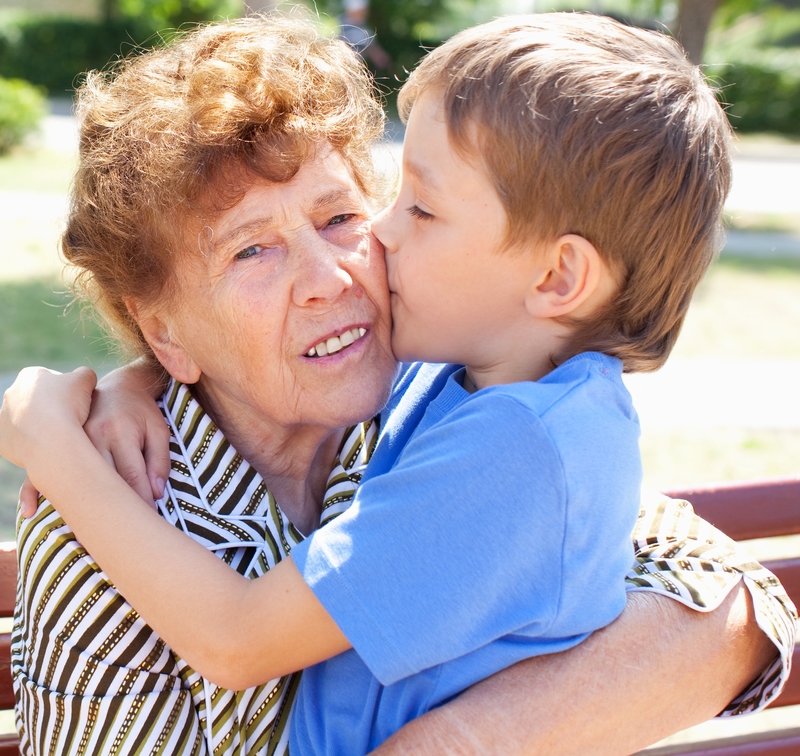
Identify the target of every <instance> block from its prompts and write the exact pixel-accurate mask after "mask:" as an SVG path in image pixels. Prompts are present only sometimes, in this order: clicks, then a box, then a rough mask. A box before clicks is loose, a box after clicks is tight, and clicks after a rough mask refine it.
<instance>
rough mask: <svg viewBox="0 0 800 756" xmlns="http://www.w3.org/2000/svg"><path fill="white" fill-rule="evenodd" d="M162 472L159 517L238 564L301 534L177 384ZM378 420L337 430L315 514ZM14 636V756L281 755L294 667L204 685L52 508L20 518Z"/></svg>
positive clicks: (361, 462) (275, 554) (329, 501)
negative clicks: (165, 474)
mask: <svg viewBox="0 0 800 756" xmlns="http://www.w3.org/2000/svg"><path fill="white" fill-rule="evenodd" d="M162 410H163V411H164V414H165V417H166V418H167V420H168V422H169V423H170V424H171V426H172V438H171V442H170V454H171V458H172V471H171V474H170V479H169V483H168V489H167V495H166V497H165V499H164V500H163V501H162V502H160V503H159V508H160V511H161V514H162V515H163V516H164V517H165V518H166V519H167V520H169V521H170V522H171V523H172V524H173V525H175V527H177V528H179V529H181V530H183V531H184V532H186V533H187V534H189V535H190V536H191V537H192V538H193V539H194V540H196V541H198V542H200V543H202V544H203V545H204V546H205V547H206V548H208V549H210V550H212V551H214V552H215V553H216V554H217V556H219V557H220V558H221V559H223V560H224V561H225V562H227V563H228V564H230V565H231V567H233V568H234V569H235V570H237V571H238V572H240V573H241V574H242V575H246V576H247V577H249V578H254V577H258V576H259V575H262V574H264V573H265V572H267V570H269V569H270V568H271V567H273V566H274V565H275V564H276V563H277V562H279V561H281V559H283V558H284V557H285V556H286V555H287V554H288V553H289V552H290V551H291V548H292V546H293V545H294V544H296V543H298V542H299V541H300V539H301V538H302V536H301V534H300V533H299V532H298V531H297V530H296V529H295V528H294V527H293V526H292V524H291V523H290V522H288V521H287V520H286V518H285V517H284V516H283V514H282V513H281V511H280V509H279V508H278V506H277V504H276V502H275V500H274V498H273V497H272V495H271V494H270V493H269V491H268V490H267V489H266V487H265V485H264V482H263V480H262V479H261V477H260V476H259V475H258V473H257V472H256V471H255V470H254V469H253V468H252V467H250V466H249V465H248V464H247V463H246V462H244V460H242V458H241V457H240V456H239V455H238V454H237V453H236V451H235V450H234V449H233V448H232V447H231V446H230V444H229V443H228V442H227V441H226V440H225V438H224V437H223V436H222V434H221V433H220V432H219V430H218V428H217V427H216V426H215V425H214V423H213V422H212V421H211V419H210V418H209V417H208V415H207V414H205V412H203V410H202V408H201V407H200V405H199V404H198V403H197V402H196V401H195V399H194V398H193V397H192V395H191V393H190V391H189V390H188V389H187V388H186V387H185V386H183V385H181V384H179V383H176V382H173V383H172V384H171V386H170V388H169V390H168V392H167V394H166V395H165V398H164V401H163V402H162ZM376 437H377V425H376V423H374V422H368V423H364V424H363V425H360V426H357V427H356V428H352V429H348V431H347V432H346V433H345V439H344V442H343V444H342V448H341V450H340V453H339V457H338V459H337V460H336V463H335V466H334V469H333V472H332V473H331V476H330V478H329V481H328V489H327V493H326V499H325V503H324V510H323V521H327V520H329V519H331V518H332V517H335V516H336V515H337V514H339V513H340V512H341V511H343V510H344V509H345V508H346V507H347V506H348V504H349V503H350V500H351V499H352V496H353V493H354V491H355V488H356V486H357V485H358V483H359V482H360V480H361V473H362V471H363V469H364V467H365V465H366V463H367V460H368V458H369V455H370V454H371V452H372V449H373V448H374V444H375V440H376ZM17 542H18V554H19V561H20V580H19V586H18V595H17V612H16V617H15V626H14V633H13V643H12V659H13V675H14V685H15V690H16V694H17V729H18V730H19V733H20V736H21V743H22V752H23V754H54V755H56V756H62V755H66V754H70V755H72V754H75V755H76V756H77V755H78V754H98V756H99V755H101V754H102V756H111V755H112V754H181V755H183V754H191V755H192V756H194V755H195V754H197V755H198V756H199V754H206V755H207V756H210V755H211V754H237V755H238V754H274V753H279V754H282V753H285V752H286V750H287V744H288V729H287V721H288V714H289V710H290V707H291V704H292V701H293V698H294V694H295V691H296V688H297V684H298V681H299V675H289V676H287V677H284V678H281V679H279V680H272V681H270V682H269V683H266V684H265V685H260V686H258V687H256V688H251V689H249V690H245V691H238V692H235V691H230V690H224V689H222V688H219V687H217V686H216V685H213V684H212V683H210V682H208V681H207V680H205V679H204V678H202V677H201V676H200V675H198V674H197V673H196V672H195V671H194V670H193V669H191V668H190V667H189V666H188V665H187V664H186V663H185V662H184V661H183V660H182V659H180V658H179V657H177V656H176V655H175V654H173V653H172V652H171V651H170V649H169V648H167V647H166V645H165V644H164V642H163V641H162V640H161V639H160V638H159V637H158V636H157V635H156V634H155V633H154V632H153V631H152V630H151V629H150V628H149V627H148V626H147V624H146V623H145V622H144V621H143V620H142V619H141V618H140V617H139V616H138V614H137V613H136V612H135V611H134V610H133V608H132V607H131V606H130V605H129V604H128V603H127V602H126V601H125V599H124V598H123V597H122V596H121V595H120V594H119V593H118V592H117V591H116V589H115V588H114V586H113V585H112V584H111V583H109V582H108V580H107V579H106V577H105V575H104V574H103V573H102V572H101V570H100V569H99V567H98V566H97V564H96V563H95V562H94V561H93V560H92V559H91V557H90V556H89V555H88V554H87V553H86V551H85V550H84V549H83V548H82V547H81V545H80V544H79V543H78V542H77V541H76V540H75V537H74V535H73V534H72V532H71V531H70V530H69V528H68V527H67V526H66V524H65V523H64V521H63V520H62V519H61V518H60V517H59V516H58V514H57V513H56V512H55V511H54V509H53V508H52V507H51V506H50V505H49V503H45V504H43V505H42V506H40V508H39V511H38V512H37V515H36V517H34V518H33V519H31V520H27V521H21V522H20V523H19V532H18V536H17Z"/></svg>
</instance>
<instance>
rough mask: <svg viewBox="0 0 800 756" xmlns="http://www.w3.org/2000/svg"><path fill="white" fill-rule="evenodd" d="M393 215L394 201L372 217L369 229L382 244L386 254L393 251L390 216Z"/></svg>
mask: <svg viewBox="0 0 800 756" xmlns="http://www.w3.org/2000/svg"><path fill="white" fill-rule="evenodd" d="M393 215H394V203H392V204H391V205H389V207H387V208H385V209H384V210H381V211H380V212H379V213H378V214H377V215H376V216H375V217H374V218H373V219H372V226H371V230H372V233H373V235H374V236H375V238H376V239H377V240H378V241H379V242H380V243H381V244H382V245H383V247H384V249H385V250H386V252H387V254H388V253H390V252H394V250H395V245H394V239H393V237H394V234H393V233H392V218H393Z"/></svg>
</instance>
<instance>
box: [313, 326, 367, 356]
mask: <svg viewBox="0 0 800 756" xmlns="http://www.w3.org/2000/svg"><path fill="white" fill-rule="evenodd" d="M366 333H367V329H366V328H364V327H363V326H354V327H353V328H348V329H347V330H345V331H342V332H341V333H339V334H337V335H335V336H329V337H328V338H326V339H322V340H321V341H319V342H317V343H316V344H315V345H314V346H312V347H311V349H309V350H308V351H307V352H306V355H305V356H306V357H325V356H327V355H329V354H336V353H337V352H340V351H341V350H342V349H344V348H346V347H349V346H350V345H351V344H353V343H355V342H356V341H358V340H359V339H361V338H363V337H364V335H365V334H366Z"/></svg>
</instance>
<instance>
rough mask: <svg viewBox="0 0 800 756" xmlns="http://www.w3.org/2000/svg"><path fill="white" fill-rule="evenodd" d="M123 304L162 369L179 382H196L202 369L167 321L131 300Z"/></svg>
mask: <svg viewBox="0 0 800 756" xmlns="http://www.w3.org/2000/svg"><path fill="white" fill-rule="evenodd" d="M125 306H126V307H127V308H128V312H129V313H130V315H131V317H132V318H133V319H134V320H135V321H136V323H137V324H138V326H139V329H140V330H141V332H142V335H143V336H144V338H145V340H146V341H147V343H148V344H149V345H150V348H151V349H152V350H153V354H154V355H155V356H156V359H157V360H158V361H159V362H160V363H161V364H162V365H163V367H164V369H165V370H166V371H167V372H168V373H169V374H170V375H171V376H172V377H173V378H175V380H178V381H180V382H181V383H186V384H191V383H197V381H199V380H200V375H201V374H202V371H201V370H200V367H199V365H198V364H197V363H196V362H195V361H194V360H193V359H192V357H191V356H190V355H189V353H188V352H187V351H186V349H185V348H184V347H183V346H182V345H181V344H180V342H179V341H178V340H176V339H175V338H174V336H173V333H172V328H171V327H170V323H169V321H168V320H167V319H166V318H165V317H163V316H161V315H160V314H157V313H155V312H152V311H150V309H149V308H146V307H142V306H140V305H139V304H137V303H136V302H134V301H133V300H130V299H126V300H125Z"/></svg>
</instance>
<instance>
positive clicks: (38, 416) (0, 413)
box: [0, 367, 97, 467]
mask: <svg viewBox="0 0 800 756" xmlns="http://www.w3.org/2000/svg"><path fill="white" fill-rule="evenodd" d="M96 383H97V376H96V375H95V374H94V371H93V370H90V369H89V368H85V367H80V368H78V369H77V370H75V371H73V372H72V373H66V374H63V375H62V374H61V373H56V372H54V371H52V370H47V369H46V368H41V367H31V368H25V369H24V370H22V371H21V372H20V374H19V375H18V376H17V379H16V380H15V381H14V383H13V385H12V386H11V387H10V388H9V389H8V390H7V391H6V392H5V394H4V395H3V405H2V407H0V455H2V456H3V457H5V458H6V459H7V460H8V461H9V462H12V463H13V464H15V465H18V466H19V467H31V466H32V465H34V464H35V463H38V462H40V461H42V460H45V458H46V455H47V454H48V453H52V452H53V451H54V450H53V449H52V448H50V445H49V444H47V443H46V440H47V439H48V438H50V437H51V436H52V437H54V439H57V438H58V431H59V430H61V429H65V428H69V427H72V426H76V425H77V426H78V427H81V426H82V425H83V424H84V423H85V422H86V418H87V417H88V416H89V407H90V405H91V401H92V391H93V390H94V387H95V384H96ZM59 451H63V450H59Z"/></svg>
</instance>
